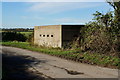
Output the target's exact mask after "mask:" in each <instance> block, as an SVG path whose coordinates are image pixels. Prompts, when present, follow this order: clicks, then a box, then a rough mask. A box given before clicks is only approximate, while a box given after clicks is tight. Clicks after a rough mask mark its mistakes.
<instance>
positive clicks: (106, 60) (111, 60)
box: [0, 42, 120, 68]
mask: <svg viewBox="0 0 120 80" xmlns="http://www.w3.org/2000/svg"><path fill="white" fill-rule="evenodd" d="M0 44H2V45H5V46H13V47H18V48H23V49H28V50H31V51H36V52H43V53H46V54H49V55H53V56H57V57H61V58H65V59H69V60H74V61H77V62H81V63H87V64H94V65H99V66H104V67H111V68H118V66H119V61H120V59H119V58H118V57H115V56H105V55H101V54H97V53H94V54H90V53H87V52H84V53H83V52H80V51H77V50H61V49H59V48H44V47H38V46H31V45H29V43H27V42H1V43H0Z"/></svg>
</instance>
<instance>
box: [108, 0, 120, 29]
mask: <svg viewBox="0 0 120 80" xmlns="http://www.w3.org/2000/svg"><path fill="white" fill-rule="evenodd" d="M107 2H108V3H109V4H110V5H111V6H112V7H113V8H114V12H115V13H114V14H115V24H116V27H118V29H119V27H120V1H118V2H115V0H113V1H112V2H109V1H108V0H107Z"/></svg>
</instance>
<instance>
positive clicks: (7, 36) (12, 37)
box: [1, 32, 27, 42]
mask: <svg viewBox="0 0 120 80" xmlns="http://www.w3.org/2000/svg"><path fill="white" fill-rule="evenodd" d="M1 34H2V40H3V41H22V42H25V41H26V39H27V38H26V37H25V36H24V35H23V34H20V33H17V32H2V33H1Z"/></svg>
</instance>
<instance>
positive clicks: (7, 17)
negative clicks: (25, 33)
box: [0, 0, 113, 28]
mask: <svg viewBox="0 0 120 80" xmlns="http://www.w3.org/2000/svg"><path fill="white" fill-rule="evenodd" d="M31 1H32V0H31ZM0 5H1V4H0ZM110 10H113V9H112V7H111V6H110V5H109V4H108V3H106V2H3V3H2V25H3V27H4V28H15V27H22V28H23V27H24V28H26V27H33V26H39V25H58V24H85V23H87V22H89V21H91V20H92V18H93V16H92V14H93V13H95V12H96V11H100V12H102V13H106V12H108V11H110ZM0 24H1V23H0Z"/></svg>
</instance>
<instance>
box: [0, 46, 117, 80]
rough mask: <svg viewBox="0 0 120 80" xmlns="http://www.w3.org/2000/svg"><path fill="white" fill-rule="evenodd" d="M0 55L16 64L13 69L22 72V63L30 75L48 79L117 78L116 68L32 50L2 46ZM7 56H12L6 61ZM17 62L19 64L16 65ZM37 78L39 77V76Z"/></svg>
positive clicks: (92, 79)
mask: <svg viewBox="0 0 120 80" xmlns="http://www.w3.org/2000/svg"><path fill="white" fill-rule="evenodd" d="M2 55H3V56H4V57H5V58H4V59H3V60H4V61H6V63H9V65H11V62H12V63H13V62H14V63H13V64H17V66H16V65H14V68H13V69H15V68H16V67H17V68H18V69H19V72H22V70H24V69H21V68H22V67H23V66H22V67H21V64H22V65H24V67H25V69H27V72H28V73H29V74H30V73H31V74H30V75H37V76H40V77H42V78H43V77H44V78H49V79H55V78H56V79H60V78H63V79H67V78H69V79H73V78H74V79H75V78H76V79H79V78H86V79H88V78H91V80H97V79H96V78H98V79H99V78H109V80H110V79H111V80H113V79H114V78H116V79H114V80H117V78H118V70H117V69H110V68H104V67H99V66H93V65H89V64H83V63H77V62H74V61H69V60H65V59H61V58H58V57H54V56H50V55H47V54H43V53H38V52H33V51H29V50H25V49H20V48H14V47H5V46H3V47H2ZM6 56H7V57H6ZM8 56H12V57H11V58H10V59H9V60H8V61H7V58H9V57H8ZM21 59H22V60H21ZM10 60H11V61H10ZM18 63H21V64H20V65H19V66H18ZM3 64H4V62H3ZM7 66H8V65H7ZM3 67H4V66H3ZM17 71H18V70H17ZM22 74H25V73H22ZM23 76H24V75H23ZM27 77H28V76H27ZM33 77H34V76H33ZM112 78H113V79H112ZM26 80H27V79H26ZM31 80H33V79H31ZM36 80H37V79H36ZM38 80H41V79H40V78H39V79H38ZM105 80H106V79H105Z"/></svg>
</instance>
